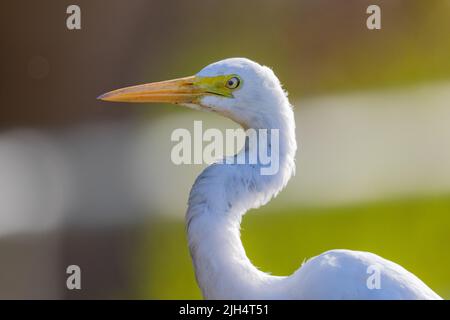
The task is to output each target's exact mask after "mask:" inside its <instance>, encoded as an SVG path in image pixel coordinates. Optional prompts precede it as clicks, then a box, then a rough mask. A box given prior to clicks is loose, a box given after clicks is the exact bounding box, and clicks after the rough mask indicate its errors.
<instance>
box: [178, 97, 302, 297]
mask: <svg viewBox="0 0 450 320" xmlns="http://www.w3.org/2000/svg"><path fill="white" fill-rule="evenodd" d="M283 111H284V112H282V113H280V116H279V118H278V119H273V118H272V119H271V121H270V123H267V124H265V127H266V128H265V129H278V130H279V145H278V146H279V148H278V151H279V152H278V154H279V158H278V162H279V166H278V170H277V172H276V173H274V174H272V175H262V174H261V167H262V166H263V165H262V164H260V163H259V162H258V163H257V164H214V165H211V166H209V167H208V168H206V169H205V170H204V171H203V172H202V173H201V174H200V175H199V177H198V178H197V180H196V182H195V183H194V186H193V187H192V190H191V193H190V197H189V207H188V210H187V214H186V224H187V233H188V239H189V249H190V253H191V256H192V260H193V263H194V268H195V273H196V278H197V282H198V284H199V286H200V288H201V290H202V293H203V296H204V297H205V298H206V299H255V298H261V299H264V298H270V297H271V295H274V294H275V293H276V287H277V283H279V282H280V281H281V280H282V279H283V278H284V277H275V276H270V275H268V274H266V273H264V272H262V271H260V270H258V269H257V268H256V267H255V266H254V265H253V264H252V263H251V262H250V260H249V259H248V257H247V255H246V253H245V250H244V247H243V245H242V242H241V239H240V223H241V218H242V215H243V214H244V213H245V212H246V211H247V210H249V209H251V208H257V207H259V206H261V205H263V204H265V203H267V202H268V201H269V200H270V199H271V198H272V197H273V196H275V195H276V194H277V193H278V192H279V191H280V190H281V189H282V188H283V187H284V186H285V185H286V183H287V181H288V180H289V178H290V177H291V175H292V174H293V171H294V156H295V152H296V147H297V146H296V142H295V124H294V118H293V113H292V110H291V108H290V106H289V104H288V103H287V105H286V106H285V110H283ZM268 149H269V150H268V152H271V149H272V150H273V148H272V144H270V143H269V146H268ZM252 152H255V148H252V147H251V146H250V147H245V148H244V149H243V150H242V151H241V152H240V154H244V156H248V155H250V154H251V153H252ZM237 156H239V154H238V155H237ZM275 156H278V155H275Z"/></svg>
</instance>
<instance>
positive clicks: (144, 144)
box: [0, 0, 450, 299]
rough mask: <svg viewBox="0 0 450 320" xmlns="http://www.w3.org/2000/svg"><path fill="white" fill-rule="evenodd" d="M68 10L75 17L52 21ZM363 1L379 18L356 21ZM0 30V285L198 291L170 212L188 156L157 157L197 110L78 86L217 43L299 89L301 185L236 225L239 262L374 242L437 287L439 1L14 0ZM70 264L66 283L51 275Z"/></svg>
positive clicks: (164, 63)
mask: <svg viewBox="0 0 450 320" xmlns="http://www.w3.org/2000/svg"><path fill="white" fill-rule="evenodd" d="M70 4H77V5H79V6H80V8H81V25H82V29H81V30H68V29H67V28H66V18H67V17H68V15H67V14H66V8H67V6H68V5H70ZM369 4H378V5H380V7H381V8H382V30H379V31H369V30H368V29H367V28H366V18H367V14H366V8H367V6H368V5H369ZM0 35H1V41H2V46H1V50H0V70H1V79H0V97H1V102H0V103H1V104H0V261H1V263H0V298H63V299H64V298H199V297H200V296H199V292H198V290H197V288H196V286H195V282H194V277H193V271H192V267H191V266H190V262H189V257H188V255H187V249H186V243H185V239H184V230H183V220H182V218H183V213H184V212H183V204H184V203H185V200H186V198H187V192H188V190H189V184H190V183H191V182H192V181H193V178H194V177H195V175H196V174H197V173H198V172H200V170H201V167H199V166H197V167H194V168H193V169H181V168H178V167H177V168H172V167H166V163H167V162H169V161H170V158H169V156H168V155H169V154H170V151H167V148H169V147H170V130H172V129H173V128H176V127H179V126H183V127H188V128H190V127H191V126H192V121H191V120H192V119H193V118H189V117H195V119H211V118H204V116H203V115H201V114H200V115H197V114H195V115H192V114H190V113H189V112H185V111H184V110H179V108H177V107H175V106H168V105H164V106H142V105H124V104H105V103H102V102H99V101H97V100H96V97H97V96H98V95H99V94H101V93H103V92H105V91H109V90H111V89H115V88H119V87H123V86H126V85H131V84H137V83H143V82H150V81H156V80H162V79H170V78H174V77H180V76H185V75H190V74H193V73H195V72H197V71H199V70H200V69H201V68H202V67H203V66H205V65H207V64H209V63H211V62H214V61H216V60H219V59H223V58H227V57H233V56H245V57H248V58H250V59H253V60H255V61H258V62H260V63H263V64H266V65H269V66H272V67H273V68H274V71H275V72H276V74H277V75H278V77H279V78H280V79H281V81H282V82H283V83H284V86H285V88H286V89H287V90H288V91H289V93H290V98H291V101H292V102H297V101H304V104H303V106H300V107H299V108H298V109H297V112H298V113H297V115H298V114H300V115H301V116H300V117H297V118H298V119H300V120H298V123H300V125H299V127H300V129H299V130H301V131H300V135H301V136H302V138H304V140H301V141H302V145H303V147H302V151H303V152H304V153H305V158H301V157H300V161H299V168H298V171H299V172H300V174H299V176H298V177H297V178H296V181H297V180H298V181H299V182H298V183H299V184H298V185H297V186H299V187H298V188H296V187H294V186H296V184H294V186H293V187H292V188H291V189H289V190H287V191H286V194H285V195H284V198H283V197H282V198H281V200H280V201H279V202H278V204H279V205H275V206H269V207H268V208H267V209H264V210H263V211H266V215H265V216H266V218H264V213H262V214H261V216H258V217H253V215H252V216H251V218H249V219H254V220H245V221H244V223H248V225H246V226H247V228H248V229H249V231H248V233H245V232H244V234H243V237H244V242H245V243H246V247H247V248H248V251H249V255H251V257H252V259H254V260H255V261H257V263H258V264H259V265H262V266H263V269H264V270H267V271H275V272H280V273H288V272H291V271H292V270H295V268H294V266H296V267H298V266H299V264H300V262H301V261H302V260H303V258H305V257H307V256H311V255H314V254H318V253H320V251H318V250H322V249H323V248H322V244H323V247H324V248H325V249H331V248H333V247H337V246H340V245H343V246H351V248H352V249H372V250H374V251H376V253H380V254H383V253H384V254H386V255H387V258H390V259H393V260H395V261H397V262H399V263H406V265H405V267H406V268H407V269H410V270H411V271H413V272H417V273H418V275H419V276H420V277H422V278H424V280H425V282H427V283H430V285H433V286H434V287H435V288H436V290H437V291H438V292H439V293H440V294H442V295H443V296H445V297H450V273H448V270H449V267H450V256H449V253H447V252H448V250H446V249H447V247H448V245H449V243H450V242H449V241H450V238H449V231H450V219H446V218H447V215H448V214H449V213H450V201H449V198H448V196H447V195H448V194H450V177H449V173H448V171H447V169H450V168H449V166H448V165H447V164H448V163H450V161H449V160H450V155H449V153H448V151H447V150H448V149H450V148H448V146H449V144H448V143H449V141H448V138H450V132H449V130H447V129H446V128H447V127H448V121H449V120H450V118H449V116H450V114H449V112H448V101H449V100H448V98H449V95H448V94H447V93H448V92H449V88H450V87H449V86H448V80H449V79H450V59H448V56H449V52H450V40H449V39H450V37H449V36H450V1H444V0H431V1H420V0H413V1H411V0H389V1H387V0H386V1H366V0H345V1H344V0H341V1H334V0H305V1H288V0H286V1H270V0H264V1H245V2H244V1H237V0H228V1H217V0H209V1H206V0H203V1H148V0H130V1H118V0H114V1H111V0H108V1H106V0H95V1H49V0H41V1H31V0H29V1H24V0H18V1H14V2H2V3H1V4H0ZM294 104H295V105H296V106H297V104H296V103H294ZM185 116H186V117H188V118H186V119H188V120H180V119H181V118H183V117H185ZM211 121H219V122H217V123H215V122H211V125H217V126H219V127H227V126H230V125H232V124H231V123H230V122H227V121H225V120H212V119H211ZM299 121H300V122H299ZM397 121H398V122H397ZM380 124H381V126H380ZM416 129H417V130H422V131H417V130H416ZM302 130H303V131H302ZM336 133H337V136H336ZM333 137H337V138H336V140H333ZM358 137H359V138H358ZM358 139H359V140H358ZM164 148H165V149H164ZM352 150H353V151H354V150H356V152H357V153H355V154H352V152H353V151H352ZM371 150H372V151H373V154H372V153H371ZM143 154H145V155H146V156H143ZM308 155H309V156H308ZM308 157H311V158H308ZM310 159H311V160H310ZM317 159H319V160H320V161H316V160H317ZM327 159H328V160H329V161H328V160H327ZM333 159H334V160H333ZM340 161H341V162H340ZM352 161H354V162H352ZM408 164H409V166H408ZM302 165H303V166H302ZM315 166H322V168H330V169H329V170H330V171H329V172H330V174H329V175H327V176H324V175H325V174H323V175H320V174H319V173H317V172H318V171H320V170H321V169H320V167H315ZM358 166H359V167H358ZM174 167H175V166H174ZM182 170H191V171H182ZM339 170H341V171H339ZM302 171H304V172H306V173H305V174H303V173H301V172H302ZM308 172H312V173H308ZM315 172H316V173H317V174H316V175H314V174H315ZM322 172H328V171H322ZM334 173H336V176H335V177H334V178H333V174H334ZM158 174H159V175H158ZM137 177H138V178H137ZM181 177H182V178H181ZM328 179H330V181H331V182H330V181H328ZM333 179H334V180H333ZM347 179H348V181H347ZM178 181H182V182H178ZM355 181H356V182H355ZM295 183H297V182H295ZM302 183H303V184H302ZM324 185H328V186H329V189H324V188H323V186H324ZM364 190H367V192H365V191H364ZM327 192H328V193H327ZM302 194H303V198H302V197H301V195H302ZM299 195H300V196H299ZM297 198H298V199H299V200H298V199H297ZM171 199H174V200H173V203H174V204H172V203H171V202H172V201H171ZM302 201H303V202H302ZM423 203H425V205H424V204H423ZM171 205H173V206H171ZM355 206H356V207H355ZM358 206H359V207H358ZM279 208H283V210H281V209H279ZM358 208H359V209H358ZM302 210H303V212H304V213H305V215H304V216H301V214H294V213H293V212H302ZM166 211H174V212H175V211H176V213H174V212H170V213H166ZM279 211H282V212H279ZM274 212H275V213H274ZM310 213H311V216H313V217H316V216H317V218H310V215H308V214H310ZM396 213H398V215H396V216H395V217H394V218H392V217H393V216H392V215H395V214H396ZM339 214H343V215H342V219H344V218H346V219H348V220H345V221H347V222H346V223H343V224H342V225H341V224H340V222H339V221H341V218H339V217H341V216H339ZM256 216H257V215H256ZM298 216H300V217H298ZM267 217H268V218H267ZM327 217H329V218H327ZM358 217H361V218H358ZM374 217H375V218H374ZM376 217H381V218H380V219H387V220H381V221H379V222H377V223H376V224H375V226H374V225H373V224H370V221H373V219H378V218H376ZM272 218H273V219H274V220H273V221H281V222H280V224H279V226H278V227H277V226H276V225H275V224H274V223H273V221H272V220H271V219H272ZM291 219H293V220H291ZM308 219H312V220H311V221H310V220H308ZM314 219H316V220H314ZM391 219H393V220H391ZM409 220H411V221H413V223H414V226H411V225H408V221H409ZM377 221H378V220H377ZM386 221H387V222H386ZM389 223H391V224H389ZM411 223H412V222H411ZM385 224H388V225H391V226H392V229H391V230H390V229H389V228H388V231H386V232H387V233H386V234H384V233H383V227H382V226H383V225H385ZM252 225H253V226H255V227H254V228H253V229H252V227H251V226H252ZM326 225H329V226H334V227H335V228H334V229H330V230H334V231H330V230H328V231H327V230H323V232H328V237H327V236H324V235H323V234H322V235H321V236H320V238H321V239H328V241H325V240H324V241H323V243H322V242H321V243H320V245H317V246H315V247H314V246H312V247H311V248H304V247H303V246H301V245H300V243H314V242H315V241H316V240H317V241H319V240H318V239H316V238H314V237H315V236H314V235H311V234H310V233H311V231H307V232H300V231H299V230H304V228H307V227H310V228H311V229H314V230H317V232H318V233H319V234H320V232H321V231H320V230H321V229H320V228H319V226H326ZM268 226H272V228H268ZM378 226H381V227H380V228H381V231H380V230H379V229H375V228H377V227H378ZM394 226H395V227H394ZM348 227H351V229H352V230H361V231H360V232H361V234H358V232H356V231H355V232H354V237H353V238H352V237H347V238H346V236H345V237H344V236H343V235H342V233H345V232H347V231H348V230H347V229H346V228H348ZM359 227H361V229H358V228H359ZM266 228H268V229H267V230H266ZM277 228H278V229H277ZM339 228H341V229H339ZM346 230H347V231H346ZM377 230H378V231H377ZM389 230H390V231H389ZM366 231H367V232H366ZM270 232H273V235H276V234H280V233H283V232H286V234H287V235H288V236H286V237H284V238H283V237H281V239H280V240H274V239H273V238H271V239H272V240H273V241H271V242H270V243H269V244H267V243H265V241H266V240H264V239H267V238H265V237H264V234H265V235H270ZM333 232H336V234H335V235H333V234H331V233H333ZM372 232H373V233H372ZM377 232H378V233H377ZM389 232H391V233H389ZM350 233H352V232H350ZM363 234H366V235H367V234H373V238H369V237H366V238H365V237H364V236H363ZM376 234H377V235H376ZM418 234H420V236H418ZM308 237H309V238H308ZM317 237H319V235H317ZM380 237H381V238H383V240H381V239H380ZM416 237H417V243H416V242H414V241H413V240H411V238H416ZM344 238H345V239H344ZM423 239H428V242H427V245H424V246H423V247H420V244H422V243H423V242H424V240H423ZM276 241H278V242H276ZM283 241H284V242H283ZM408 241H413V242H412V243H411V242H409V245H411V246H412V247H409V245H408ZM258 243H259V244H260V245H258ZM384 244H385V245H384ZM270 245H273V247H274V248H276V247H277V246H278V247H279V246H282V247H284V248H286V249H285V250H284V251H283V250H281V251H277V252H282V253H283V257H284V258H283V257H281V256H279V257H277V256H275V254H276V253H275V252H276V251H275V249H274V250H273V251H271V250H270V249H269V250H266V253H267V256H265V253H262V251H264V250H263V249H261V248H262V247H263V246H265V248H268V247H270ZM296 248H299V249H298V250H296ZM443 250H445V251H443ZM252 252H253V253H252ZM270 253H272V256H269V254H270ZM252 255H253V256H252ZM283 259H286V260H283ZM287 259H290V260H287ZM70 264H77V265H80V267H81V269H82V286H83V288H82V290H80V291H69V290H67V289H66V287H65V279H66V274H65V268H66V267H67V266H68V265H70ZM176 266H178V268H176ZM447 273H448V274H447Z"/></svg>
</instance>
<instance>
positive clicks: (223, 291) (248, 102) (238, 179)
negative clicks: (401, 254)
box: [100, 58, 440, 299]
mask: <svg viewBox="0 0 450 320" xmlns="http://www.w3.org/2000/svg"><path fill="white" fill-rule="evenodd" d="M100 99H102V100H106V101H127V102H169V103H176V104H181V105H184V106H187V107H190V108H193V109H196V110H202V111H212V112H216V113H218V114H221V115H223V116H225V117H228V118H230V119H231V120H233V121H235V122H237V123H238V124H240V125H241V126H242V127H243V128H244V129H249V128H252V129H256V130H257V129H278V132H279V144H278V151H279V154H278V157H279V159H278V161H279V170H278V171H277V172H276V173H275V174H272V175H262V174H261V170H260V169H261V167H262V164H260V163H256V164H230V162H227V161H225V162H224V163H217V164H213V165H211V166H209V167H207V168H206V169H205V170H204V171H203V172H202V173H201V174H200V175H199V176H198V178H197V180H196V181H195V183H194V185H193V187H192V190H191V192H190V196H189V205H188V210H187V214H186V226H187V233H188V239H189V249H190V253H191V256H192V260H193V264H194V268H195V274H196V278H197V282H198V284H199V286H200V288H201V291H202V293H203V296H204V297H205V298H207V299H440V297H439V296H438V295H437V294H436V293H435V292H433V290H431V289H430V288H429V287H427V286H426V285H425V284H424V283H423V282H422V281H421V280H420V279H419V278H417V277H416V276H415V275H413V274H412V273H410V272H408V271H407V270H405V269H404V268H402V267H401V266H399V265H398V264H395V263H394V262H391V261H388V260H386V259H383V258H381V257H379V256H377V255H375V254H372V253H368V252H360V251H351V250H331V251H327V252H325V253H322V254H320V255H318V256H316V257H314V258H311V259H309V260H308V261H307V262H305V263H303V265H302V266H301V267H300V268H299V269H298V270H297V271H296V272H295V273H294V274H292V275H291V276H273V275H270V274H267V273H265V272H262V271H261V270H259V269H258V268H257V267H255V266H254V265H253V264H252V263H251V261H250V260H249V259H248V257H247V255H246V253H245V250H244V247H243V245H242V242H241V239H240V223H241V218H242V216H243V215H244V214H245V212H247V211H248V210H249V209H252V208H257V207H260V206H262V205H264V204H266V203H267V202H268V201H270V200H271V198H272V197H274V196H276V195H277V194H278V192H280V191H281V190H282V189H283V188H284V187H285V185H286V184H287V182H288V180H289V179H290V177H291V176H292V175H293V174H294V171H295V154H296V150H297V143H296V137H295V121H294V114H293V111H292V107H291V105H290V103H289V100H288V97H287V94H286V92H285V91H284V90H283V89H282V86H281V84H280V82H279V80H278V78H277V77H276V76H275V74H274V73H273V72H272V70H271V69H269V68H267V67H265V66H261V65H259V64H258V63H255V62H253V61H251V60H248V59H244V58H232V59H226V60H222V61H219V62H216V63H213V64H211V65H209V66H207V67H205V68H204V69H202V70H201V71H200V72H199V73H198V74H196V75H195V76H192V77H187V78H181V79H176V80H169V81H163V82H157V83H150V84H144V85H138V86H134V87H128V88H124V89H119V90H115V91H112V92H109V93H106V94H104V95H102V96H101V97H100ZM270 149H271V145H270V144H269V145H268V150H269V152H270ZM255 152H257V150H256V148H255V146H251V145H248V144H246V146H245V147H244V148H243V149H242V150H241V151H240V154H238V155H237V156H239V155H244V156H248V155H251V154H252V153H255ZM370 270H372V271H373V270H375V271H376V272H379V280H380V281H379V288H373V287H370V285H368V281H367V280H368V278H369V277H370V275H371V274H370V272H369V271H370Z"/></svg>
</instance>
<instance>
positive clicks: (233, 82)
mask: <svg viewBox="0 0 450 320" xmlns="http://www.w3.org/2000/svg"><path fill="white" fill-rule="evenodd" d="M240 83H241V80H239V78H238V77H233V78H230V79H228V80H227V84H226V86H227V88H229V89H236V88H237V87H239V84H240Z"/></svg>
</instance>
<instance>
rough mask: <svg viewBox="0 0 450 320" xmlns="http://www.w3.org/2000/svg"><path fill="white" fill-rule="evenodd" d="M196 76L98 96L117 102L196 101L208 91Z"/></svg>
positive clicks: (142, 85) (143, 85) (127, 88)
mask: <svg viewBox="0 0 450 320" xmlns="http://www.w3.org/2000/svg"><path fill="white" fill-rule="evenodd" d="M197 83H198V79H197V77H195V76H191V77H185V78H180V79H174V80H168V81H161V82H153V83H147V84H141V85H137V86H132V87H126V88H122V89H118V90H114V91H110V92H107V93H105V94H102V95H101V96H99V97H98V99H100V100H104V101H117V102H167V103H175V104H177V103H195V102H196V100H197V99H198V98H199V97H201V96H202V95H204V94H205V93H207V91H205V89H204V88H202V86H199V85H198V84H197Z"/></svg>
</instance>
